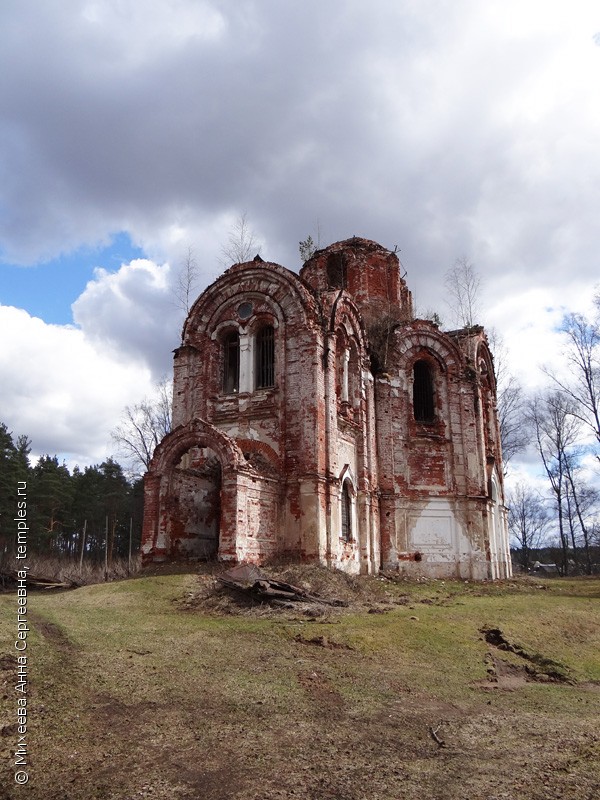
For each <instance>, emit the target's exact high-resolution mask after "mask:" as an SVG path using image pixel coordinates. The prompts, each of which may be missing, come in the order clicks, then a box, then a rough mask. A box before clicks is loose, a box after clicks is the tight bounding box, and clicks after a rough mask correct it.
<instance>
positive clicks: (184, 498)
mask: <svg viewBox="0 0 600 800" xmlns="http://www.w3.org/2000/svg"><path fill="white" fill-rule="evenodd" d="M221 486H222V475H221V463H220V461H219V458H218V456H217V454H216V452H215V451H214V450H212V449H211V448H210V447H193V448H191V449H190V450H188V451H187V452H185V453H184V454H183V455H182V457H181V459H180V461H179V464H178V465H177V466H176V467H175V469H174V470H173V471H172V473H171V477H170V487H169V495H170V496H171V497H172V498H174V500H175V502H174V504H173V508H172V515H173V516H172V519H171V542H172V543H173V545H174V549H175V550H176V551H177V555H180V556H187V557H193V558H200V559H210V558H215V557H216V555H217V553H218V551H219V535H220V527H221Z"/></svg>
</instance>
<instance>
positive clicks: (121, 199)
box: [0, 0, 600, 441]
mask: <svg viewBox="0 0 600 800" xmlns="http://www.w3.org/2000/svg"><path fill="white" fill-rule="evenodd" d="M599 29H600V13H599V12H598V7H597V3H596V1H595V0H582V1H581V2H578V3H576V4H565V3H564V2H562V0H560V1H559V0H489V2H486V3H473V2H469V1H468V0H456V1H455V2H452V3H442V4H440V3H439V2H437V0H422V2H419V3H414V2H409V3H398V2H397V0H378V3H377V4H376V9H374V8H372V7H371V6H369V5H367V4H365V3H364V2H362V0H343V2H342V0H328V2H322V0H305V1H304V2H302V3H300V2H295V3H281V2H280V1H279V0H262V2H260V3H255V2H253V0H236V2H229V3H224V2H221V1H220V0H148V2H145V3H139V2H137V0H102V2H100V0H86V2H84V3H81V2H79V0H48V2H46V3H44V4H40V5H39V6H36V8H35V11H33V10H32V7H31V5H30V4H27V3H12V4H6V3H5V4H2V5H0V70H1V71H2V73H3V74H6V75H10V76H11V80H10V81H4V82H2V83H1V84H0V211H1V213H0V258H4V260H9V259H11V260H14V261H16V262H22V263H35V262H36V261H39V260H41V259H43V258H49V257H51V256H53V255H56V254H58V253H60V252H65V251H69V250H74V249H76V248H77V247H79V246H81V245H83V244H96V243H99V242H106V241H108V239H109V238H110V236H111V234H113V233H115V232H119V231H124V232H127V233H128V234H129V235H130V237H131V239H132V241H133V242H135V243H136V244H137V245H139V246H140V247H141V248H142V249H143V250H144V252H145V253H146V254H147V256H148V260H139V261H135V262H132V263H131V264H124V265H122V266H121V268H120V269H119V270H118V271H117V272H116V273H111V272H107V271H105V270H102V269H100V270H99V271H98V272H97V273H96V276H95V279H94V280H93V281H92V282H90V283H89V284H88V286H87V288H86V289H85V291H84V292H83V293H82V295H81V296H80V297H79V298H78V299H77V300H76V301H75V302H74V304H73V312H74V319H75V321H76V322H77V324H78V325H79V326H80V327H81V330H77V329H68V330H69V332H68V334H67V329H59V330H60V331H61V333H60V335H59V334H58V333H57V332H56V331H53V332H52V333H51V334H48V336H50V337H52V336H57V337H58V338H59V340H60V342H61V343H64V342H65V341H69V342H70V341H77V342H80V347H85V348H88V350H89V352H91V350H92V349H94V348H95V349H94V352H96V351H97V352H99V353H101V354H103V355H102V358H104V359H105V360H106V369H107V370H108V369H109V365H110V369H113V368H114V369H115V370H117V373H118V371H119V370H121V371H122V370H124V369H126V365H130V364H133V365H134V366H133V370H134V371H135V370H152V372H153V376H154V377H159V376H160V375H161V374H162V373H163V372H165V371H169V369H170V364H171V357H170V351H171V349H172V348H173V347H175V346H176V345H177V343H178V334H179V327H180V323H181V318H180V316H179V315H178V314H177V311H176V309H175V306H174V305H173V298H172V292H171V289H170V288H169V287H170V286H172V285H173V283H174V274H175V272H176V270H177V268H178V266H179V264H180V263H181V261H182V260H183V259H184V258H185V254H186V252H187V249H188V247H192V248H193V250H194V254H195V257H196V260H197V262H198V265H199V268H200V272H201V279H200V285H199V288H203V287H204V286H206V285H207V284H208V283H209V282H211V281H212V280H213V279H214V278H215V277H216V275H217V274H218V272H219V271H220V270H219V268H218V265H217V258H218V255H219V246H220V243H222V242H224V241H225V240H226V238H227V230H228V228H229V227H230V225H231V222H232V220H233V219H234V218H235V217H236V216H237V215H239V214H241V213H243V212H247V215H248V221H249V222H250V224H251V225H252V227H253V228H254V229H255V231H256V232H257V234H258V236H259V238H260V239H261V241H262V243H263V250H262V255H263V257H264V258H265V259H269V260H274V261H278V262H280V263H282V264H284V265H285V266H288V267H291V268H297V267H298V266H299V256H298V249H297V247H298V241H299V240H300V239H304V238H305V237H306V236H307V235H308V234H309V233H310V234H312V235H313V238H316V234H317V231H316V228H317V223H318V225H319V227H320V229H321V232H322V236H321V244H322V245H324V244H327V243H329V242H331V241H335V240H337V239H343V238H346V237H348V236H352V235H353V234H356V235H361V236H366V237H368V238H372V239H375V240H377V241H380V242H381V243H382V244H384V245H387V246H389V247H393V246H394V245H398V246H399V248H400V251H401V252H400V256H401V259H402V262H403V265H404V268H405V269H407V270H408V276H407V281H408V283H409V288H410V289H411V290H412V291H413V294H414V297H415V301H416V303H417V304H418V306H420V307H431V308H434V309H437V310H438V311H439V312H440V313H441V314H442V317H444V316H447V315H446V314H445V308H444V297H443V295H444V290H443V280H442V276H443V273H444V271H445V270H446V269H448V268H449V267H450V266H451V265H452V263H453V262H454V260H455V259H456V258H457V257H460V256H462V255H466V256H467V257H469V258H470V259H471V260H472V261H473V262H474V263H475V265H476V267H477V269H478V270H479V271H480V272H481V273H482V275H483V277H484V278H485V285H486V291H487V293H488V303H487V305H488V308H489V309H490V310H489V314H488V316H487V319H484V320H483V321H484V322H486V323H487V324H491V325H494V326H495V327H496V328H498V330H499V331H500V332H502V333H503V334H504V338H505V340H506V343H507V345H508V346H509V349H510V351H511V354H512V356H513V358H514V369H515V371H517V372H519V373H520V374H521V376H522V377H523V378H524V380H525V381H526V382H528V383H535V382H536V381H539V373H538V372H537V370H536V369H535V368H534V367H533V364H534V362H535V363H537V362H538V361H540V360H547V359H549V360H552V359H553V358H554V353H555V352H556V351H557V349H558V348H559V344H558V337H557V336H556V333H555V327H556V325H557V323H558V321H559V319H560V314H561V309H562V308H565V309H570V308H575V307H579V306H580V302H581V296H582V295H583V294H589V293H590V291H591V289H590V287H591V286H593V284H594V282H596V281H597V280H598V267H597V264H598V261H597V253H598V237H597V221H596V209H597V208H598V206H599V204H600V153H599V152H598V148H597V142H598V139H599V136H600V105H599V104H598V102H597V86H598V82H599V79H600V74H599V73H600V49H599V48H598V47H597V46H596V40H595V38H594V37H595V35H596V34H597V33H598V30H599ZM150 259H152V260H150ZM168 264H170V265H171V268H169V267H168V266H167V265H168ZM549 308H550V309H552V311H548V310H547V309H549ZM38 322H39V321H38ZM36 324H38V323H36ZM39 324H41V325H42V326H43V323H41V322H40V323H39ZM47 327H48V326H46V327H41V328H40V327H39V326H38V327H37V328H35V327H33V323H30V324H28V326H27V327H26V330H27V332H28V334H27V335H28V336H33V332H34V331H35V332H36V333H37V334H39V335H40V336H42V337H43V336H46V335H47V330H46V328H47ZM61 337H64V338H61ZM70 337H72V338H70ZM78 337H79V338H78ZM82 343H84V344H82ZM62 346H63V345H62V344H61V347H62ZM32 348H33V340H32ZM41 349H42V350H44V349H45V345H43V344H42V345H41ZM540 354H543V358H539V357H538V356H539V355H540ZM36 363H37V362H36ZM15 369H16V368H15ZM36 369H37V367H36ZM39 369H40V370H41V372H40V375H39V382H38V392H39V397H40V398H41V400H40V410H39V413H40V417H43V416H44V415H47V413H48V411H49V410H51V409H52V407H55V408H59V409H60V408H64V407H65V406H66V405H68V402H69V401H68V398H67V397H65V396H61V392H60V391H55V390H53V391H52V392H51V391H50V389H48V392H46V390H45V388H44V387H45V386H46V385H48V386H51V385H52V383H51V377H52V376H51V375H49V374H48V372H47V370H46V369H45V367H44V364H43V363H41V364H39ZM76 369H77V370H79V366H77V367H76ZM82 370H83V371H82V372H81V373H80V374H79V375H74V376H73V383H74V384H77V385H78V389H77V392H79V394H78V395H77V396H79V395H80V394H81V392H82V391H84V390H83V388H82V384H83V383H84V382H86V381H87V380H88V379H94V378H95V375H91V374H90V373H89V371H88V370H86V369H85V368H83V367H82ZM534 372H535V374H536V377H535V378H533V374H534ZM117 373H115V374H117ZM19 374H20V373H19V371H18V370H17V371H13V372H11V376H12V378H13V379H14V380H18V376H19ZM118 374H120V373H118ZM28 381H31V379H28ZM30 385H31V384H30V382H28V383H27V386H30ZM69 387H70V388H69V391H70V390H71V384H69ZM85 391H91V390H87V389H86V390H85ZM125 395H127V402H129V401H130V397H129V395H128V394H127V392H124V395H123V396H125ZM32 402H33V403H34V404H35V400H33V401H32ZM53 404H54V405H53ZM11 407H12V408H13V411H14V410H15V408H16V407H15V406H14V405H13V406H11ZM94 407H96V406H94ZM111 408H112V407H111ZM31 413H32V414H33V412H31ZM98 413H100V412H98ZM110 414H112V410H111V412H110ZM110 414H109V416H110ZM15 419H16V418H15ZM24 419H25V421H26V422H27V423H28V424H27V425H21V424H19V425H18V426H17V427H18V428H19V429H21V428H28V427H30V425H29V423H30V422H31V423H32V422H33V417H32V416H31V415H30V416H29V417H25V418H24ZM36 425H37V429H41V428H42V427H43V425H41V424H40V423H36ZM26 432H28V433H29V434H30V435H32V433H31V430H27V431H26ZM65 435H67V436H68V433H66V434H65ZM86 436H88V437H89V436H91V439H93V435H92V434H87V433H86ZM91 439H90V441H91Z"/></svg>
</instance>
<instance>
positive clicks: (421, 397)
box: [413, 361, 435, 422]
mask: <svg viewBox="0 0 600 800" xmlns="http://www.w3.org/2000/svg"><path fill="white" fill-rule="evenodd" d="M413 411H414V415H415V419H416V421H417V422H433V421H434V419H435V411H434V406H433V379H432V375H431V367H430V366H429V364H428V363H427V362H426V361H417V362H415V366H414V368H413Z"/></svg>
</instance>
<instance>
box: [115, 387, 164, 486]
mask: <svg viewBox="0 0 600 800" xmlns="http://www.w3.org/2000/svg"><path fill="white" fill-rule="evenodd" d="M172 395H173V387H172V384H171V381H169V380H168V379H167V378H163V379H162V380H160V381H159V383H158V384H157V385H156V387H155V391H154V393H153V395H152V396H151V397H146V398H144V399H143V400H142V402H141V403H137V404H136V405H134V406H126V407H125V409H124V411H123V415H122V419H121V424H120V425H118V426H117V427H116V428H115V429H114V431H112V433H111V437H112V439H113V441H114V442H115V443H116V444H117V445H118V447H119V451H120V453H121V454H122V455H123V457H124V458H125V459H126V460H127V467H128V471H129V473H130V475H131V476H132V477H139V476H140V475H142V474H143V473H144V472H146V471H147V470H148V467H149V466H150V461H151V460H152V455H153V454H154V450H155V449H156V446H157V445H158V444H160V442H161V441H162V439H163V438H164V437H165V436H166V435H167V434H168V433H170V432H171V423H172V410H173V408H172Z"/></svg>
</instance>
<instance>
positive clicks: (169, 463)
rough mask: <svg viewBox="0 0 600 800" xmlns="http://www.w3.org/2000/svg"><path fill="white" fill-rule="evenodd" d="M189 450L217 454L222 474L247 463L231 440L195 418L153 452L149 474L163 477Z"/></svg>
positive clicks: (169, 436)
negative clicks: (206, 450)
mask: <svg viewBox="0 0 600 800" xmlns="http://www.w3.org/2000/svg"><path fill="white" fill-rule="evenodd" d="M192 447H209V448H210V449H211V450H213V451H214V452H215V453H216V455H217V458H218V459H219V461H220V463H221V467H222V469H223V470H226V469H231V470H239V469H240V467H242V465H244V464H245V461H246V459H245V458H244V456H243V453H242V451H241V450H240V448H239V447H238V445H237V444H236V443H235V442H234V441H233V439H231V438H230V437H229V436H227V434H226V433H223V431H220V430H218V428H215V427H214V426H213V425H211V424H210V423H208V422H205V421H204V420H202V419H198V418H196V419H194V420H192V421H191V422H190V423H189V424H188V425H180V426H179V427H178V428H175V430H174V431H171V433H169V434H168V435H167V436H165V438H164V439H163V440H162V442H161V443H160V444H159V445H158V447H157V448H156V450H155V451H154V455H153V457H152V461H151V462H150V468H149V470H148V474H149V475H153V474H157V475H161V474H165V473H166V472H168V471H169V470H171V469H173V468H174V467H175V466H177V464H178V462H179V460H180V459H181V456H182V455H183V454H184V453H186V452H187V451H188V450H190V449H191V448H192Z"/></svg>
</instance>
